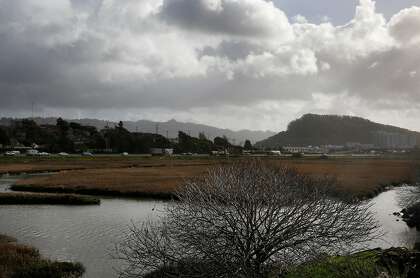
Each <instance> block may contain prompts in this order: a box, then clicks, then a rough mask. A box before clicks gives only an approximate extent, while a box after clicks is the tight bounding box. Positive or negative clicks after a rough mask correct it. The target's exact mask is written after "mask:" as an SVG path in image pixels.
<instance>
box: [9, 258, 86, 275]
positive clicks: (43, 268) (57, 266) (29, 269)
mask: <svg viewBox="0 0 420 278" xmlns="http://www.w3.org/2000/svg"><path fill="white" fill-rule="evenodd" d="M84 272H85V269H84V267H83V265H82V264H80V263H69V262H50V261H43V260H41V261H38V262H34V263H31V264H27V265H24V266H22V267H20V268H17V269H16V270H15V272H14V273H13V274H12V275H11V276H10V277H11V278H33V277H37V278H73V277H81V276H82V274H83V273H84Z"/></svg>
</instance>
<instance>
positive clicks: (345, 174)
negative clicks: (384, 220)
mask: <svg viewBox="0 0 420 278" xmlns="http://www.w3.org/2000/svg"><path fill="white" fill-rule="evenodd" d="M267 160H268V161H270V162H271V163H274V164H276V165H286V166H288V167H293V168H296V169H297V170H298V171H299V172H301V173H304V174H308V175H312V176H323V175H328V176H333V177H336V178H337V180H338V182H339V189H342V190H345V191H348V192H350V193H354V194H360V195H363V194H367V193H369V192H372V191H374V190H377V189H378V188H379V187H382V186H384V185H390V184H399V183H403V182H409V181H412V180H413V179H414V167H413V163H412V162H411V161H409V160H382V159H330V160H309V159H308V160H307V159H302V160H299V159H298V160H293V159H289V160H276V159H267ZM154 162H155V163H154V164H153V163H150V162H149V164H147V165H146V164H138V165H137V166H135V167H130V168H121V167H119V168H115V167H114V168H113V167H105V168H100V167H101V166H99V165H97V167H96V169H85V170H75V171H62V172H59V173H57V174H54V175H51V176H43V177H33V178H30V179H24V180H20V181H19V182H18V183H17V185H28V186H31V187H32V188H35V189H36V188H37V187H38V188H49V189H53V188H64V189H69V188H70V189H74V190H76V191H77V190H80V189H92V190H99V191H100V190H102V191H103V190H106V191H116V192H122V193H141V192H152V193H162V192H163V193H168V192H173V191H174V190H175V189H176V188H177V186H179V185H180V184H182V182H183V181H184V180H185V179H187V178H190V177H196V176H201V175H203V174H204V173H205V171H206V170H207V169H208V168H209V167H211V166H212V165H216V164H215V161H210V160H209V161H205V160H196V161H194V160H189V161H176V160H171V159H166V160H160V161H159V163H157V162H156V161H154ZM221 162H223V163H226V161H219V163H221ZM107 166H108V165H107ZM112 166H115V164H113V165H112ZM145 166H147V167H145Z"/></svg>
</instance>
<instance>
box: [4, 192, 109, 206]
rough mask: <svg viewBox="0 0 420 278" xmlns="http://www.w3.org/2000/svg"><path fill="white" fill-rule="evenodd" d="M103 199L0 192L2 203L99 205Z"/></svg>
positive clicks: (73, 195)
mask: <svg viewBox="0 0 420 278" xmlns="http://www.w3.org/2000/svg"><path fill="white" fill-rule="evenodd" d="M100 203H101V200H100V199H98V198H94V197H90V196H81V195H75V194H51V193H32V192H21V193H16V192H3V193H0V205H71V206H80V205H99V204H100Z"/></svg>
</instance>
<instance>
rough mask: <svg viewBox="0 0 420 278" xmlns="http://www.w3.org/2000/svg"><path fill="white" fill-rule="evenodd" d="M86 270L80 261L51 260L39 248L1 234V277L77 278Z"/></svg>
mask: <svg viewBox="0 0 420 278" xmlns="http://www.w3.org/2000/svg"><path fill="white" fill-rule="evenodd" d="M84 271H85V270H84V267H83V266H82V265H81V264H80V263H70V262H55V261H50V260H48V259H45V258H42V257H41V255H40V254H39V251H38V250H37V249H35V248H33V247H30V246H25V245H21V244H17V243H16V239H14V238H11V237H8V236H5V235H0V278H27V277H37V278H66V277H67V278H69V277H73V278H77V277H81V276H82V274H83V273H84Z"/></svg>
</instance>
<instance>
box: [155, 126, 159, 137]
mask: <svg viewBox="0 0 420 278" xmlns="http://www.w3.org/2000/svg"><path fill="white" fill-rule="evenodd" d="M155 131H156V135H158V134H159V124H156V126H155Z"/></svg>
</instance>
